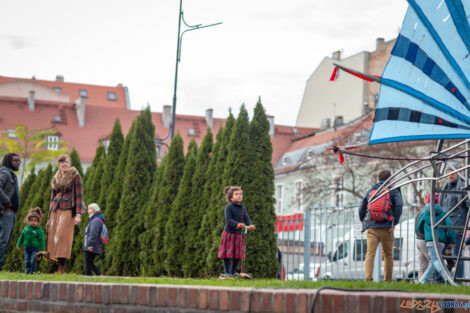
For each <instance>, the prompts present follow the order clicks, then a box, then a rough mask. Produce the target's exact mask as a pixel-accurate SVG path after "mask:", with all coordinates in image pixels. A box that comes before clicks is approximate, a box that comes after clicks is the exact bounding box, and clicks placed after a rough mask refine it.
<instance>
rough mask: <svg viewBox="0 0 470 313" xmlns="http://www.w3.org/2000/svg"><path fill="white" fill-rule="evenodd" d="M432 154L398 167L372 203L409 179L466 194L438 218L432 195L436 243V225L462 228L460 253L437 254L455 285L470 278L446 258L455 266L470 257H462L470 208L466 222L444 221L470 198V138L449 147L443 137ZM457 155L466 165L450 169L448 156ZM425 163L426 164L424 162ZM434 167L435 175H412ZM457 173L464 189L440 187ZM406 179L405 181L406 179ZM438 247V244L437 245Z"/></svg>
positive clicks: (446, 276)
mask: <svg viewBox="0 0 470 313" xmlns="http://www.w3.org/2000/svg"><path fill="white" fill-rule="evenodd" d="M430 154H431V155H430V156H429V157H427V158H423V159H421V160H416V161H413V162H410V163H409V164H407V165H405V166H404V167H403V168H401V169H400V170H399V171H397V172H396V173H394V174H393V175H392V176H391V177H390V178H388V179H387V180H386V181H385V182H384V183H383V184H382V185H381V186H380V188H379V189H378V190H377V192H376V193H375V194H374V195H373V196H372V197H371V198H370V199H369V203H372V202H375V201H376V200H377V199H379V198H380V197H382V196H383V195H385V194H386V193H388V192H390V191H391V190H394V189H398V188H400V187H403V186H405V185H407V184H410V183H416V182H419V181H431V194H432V195H433V194H434V193H438V194H441V193H459V194H462V195H464V197H463V198H462V199H461V200H460V201H459V202H458V203H457V204H456V205H455V206H454V207H452V208H450V209H449V210H448V211H447V213H446V215H445V216H444V217H443V218H442V219H440V220H439V221H436V210H435V208H436V207H435V206H436V203H435V199H434V197H430V200H431V201H430V207H431V210H430V213H431V228H432V237H433V241H434V243H437V241H438V240H437V229H439V228H442V229H453V230H460V231H463V236H462V240H461V241H460V242H457V245H459V253H458V255H457V256H447V255H446V256H445V255H443V254H442V251H436V252H437V255H438V260H439V263H440V265H441V268H442V271H443V273H444V276H445V278H446V279H447V280H448V281H449V283H451V284H453V285H456V284H458V283H462V282H470V279H468V278H467V279H466V278H456V272H453V273H452V272H450V271H449V270H448V269H447V266H446V264H445V263H444V260H455V264H456V265H455V268H456V267H457V265H458V264H459V262H461V261H462V265H463V266H464V262H465V261H470V257H462V252H463V251H462V250H463V249H462V248H463V244H464V241H465V233H466V230H468V229H469V219H470V210H468V211H467V216H466V221H465V226H447V225H442V223H443V221H444V220H445V218H447V217H448V216H450V215H451V214H452V212H454V211H455V210H456V209H457V208H458V207H459V206H460V205H461V204H462V203H463V202H464V201H467V200H469V199H470V197H469V195H470V139H467V140H463V141H461V142H459V143H456V144H454V145H451V146H450V147H448V148H445V149H444V140H443V139H441V140H439V141H438V144H437V148H436V151H434V152H431V153H430ZM454 159H464V160H465V165H463V166H461V167H459V168H451V169H453V170H452V171H450V172H449V173H446V171H447V163H448V161H449V160H454ZM423 163H424V164H423ZM429 168H431V169H432V171H433V176H432V177H421V178H414V179H412V178H411V175H413V174H415V173H418V172H422V171H423V170H425V169H429ZM453 174H458V175H459V177H460V178H461V179H463V180H464V182H465V187H464V188H463V189H462V190H457V191H446V190H443V189H439V188H438V183H439V182H440V181H441V180H443V179H445V178H447V177H448V176H450V175H453ZM404 180H405V181H404ZM435 247H437V244H436V245H435Z"/></svg>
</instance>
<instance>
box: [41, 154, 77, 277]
mask: <svg viewBox="0 0 470 313" xmlns="http://www.w3.org/2000/svg"><path fill="white" fill-rule="evenodd" d="M70 163H71V162H70V157H69V156H68V155H61V156H60V157H59V158H58V159H57V167H58V168H59V170H58V171H57V173H56V174H55V175H54V177H53V178H52V182H51V185H52V193H51V205H50V207H49V216H48V218H47V224H46V231H47V232H48V236H47V249H48V252H49V254H50V257H51V258H56V259H57V260H58V261H59V268H58V270H57V272H56V273H57V274H62V273H65V270H66V268H65V265H66V262H67V259H70V256H71V254H72V243H73V231H74V224H75V225H77V224H78V223H80V215H81V214H82V212H84V209H85V207H84V204H83V183H82V177H81V176H80V174H79V173H78V171H77V169H76V168H75V167H70Z"/></svg>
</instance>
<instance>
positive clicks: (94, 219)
mask: <svg viewBox="0 0 470 313" xmlns="http://www.w3.org/2000/svg"><path fill="white" fill-rule="evenodd" d="M88 216H89V217H90V220H89V222H88V225H87V226H86V228H85V239H84V241H83V250H84V251H85V275H89V276H91V275H92V274H93V273H95V274H96V275H101V270H100V269H99V268H98V267H97V266H96V265H95V263H94V261H95V257H96V256H97V255H99V254H101V253H102V248H103V243H102V242H101V239H100V235H101V231H102V230H103V225H104V221H105V219H104V215H103V213H101V211H100V207H99V206H98V204H96V203H92V204H90V205H89V206H88Z"/></svg>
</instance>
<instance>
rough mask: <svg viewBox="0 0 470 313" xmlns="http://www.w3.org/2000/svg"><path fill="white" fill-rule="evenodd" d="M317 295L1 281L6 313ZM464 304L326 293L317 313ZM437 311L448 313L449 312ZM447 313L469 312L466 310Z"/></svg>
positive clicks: (123, 311)
mask: <svg viewBox="0 0 470 313" xmlns="http://www.w3.org/2000/svg"><path fill="white" fill-rule="evenodd" d="M314 294H315V290H305V289H261V288H256V289H255V288H226V287H224V288H222V287H207V286H178V285H145V284H140V285H137V284H105V283H67V282H37V281H0V312H67V313H70V312H76V313H99V312H103V313H131V312H132V313H134V312H136V313H144V312H145V313H150V312H168V313H177V312H182V313H202V312H207V313H208V312H211V313H215V312H229V311H230V312H263V313H270V312H275V313H283V312H286V313H288V312H289V313H296V312H298V313H307V312H310V309H311V304H312V300H313V296H314ZM425 299H429V300H433V301H441V300H457V299H458V300H462V301H465V302H467V301H470V296H451V295H447V296H444V297H443V296H440V295H435V294H418V293H415V294H413V293H403V292H400V293H387V292H380V293H377V292H367V293H354V292H347V293H346V292H338V291H332V290H324V291H322V293H321V295H320V297H319V298H318V301H317V304H316V309H315V312H317V313H318V312H328V313H329V312H339V313H343V312H348V313H369V312H374V313H377V312H378V313H398V312H410V313H411V312H431V310H429V309H427V310H426V311H423V310H417V309H415V310H411V309H408V308H400V304H402V303H404V302H403V301H405V303H406V301H407V300H425ZM433 312H444V311H443V310H438V311H433ZM445 312H467V313H468V311H465V309H458V310H455V311H452V310H450V311H449V310H448V309H447V310H446V311H445Z"/></svg>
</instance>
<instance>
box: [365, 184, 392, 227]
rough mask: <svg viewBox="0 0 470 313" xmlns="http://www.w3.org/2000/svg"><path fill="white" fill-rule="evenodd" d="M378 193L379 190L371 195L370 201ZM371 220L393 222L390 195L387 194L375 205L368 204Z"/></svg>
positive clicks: (373, 191) (375, 190)
mask: <svg viewBox="0 0 470 313" xmlns="http://www.w3.org/2000/svg"><path fill="white" fill-rule="evenodd" d="M376 192H377V189H374V190H372V191H371V192H370V193H369V199H370V198H371V197H372V196H373V195H374V194H375V193H376ZM367 211H368V212H369V216H370V219H371V220H373V221H376V222H384V221H393V215H392V206H391V205H390V193H389V192H387V193H386V194H385V195H383V196H382V197H380V198H378V199H377V200H376V201H375V202H374V203H369V204H367Z"/></svg>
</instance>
